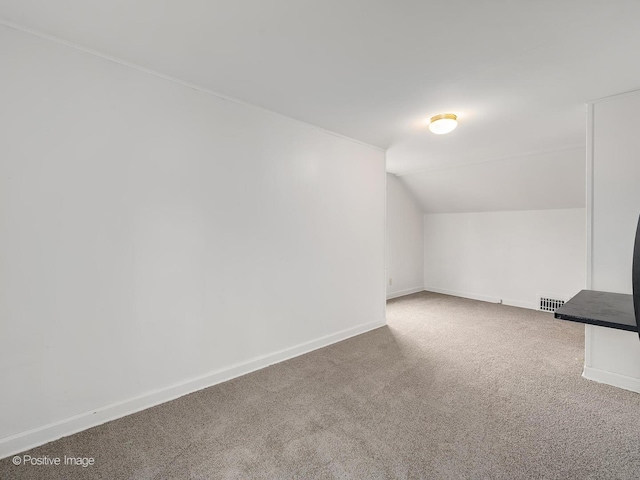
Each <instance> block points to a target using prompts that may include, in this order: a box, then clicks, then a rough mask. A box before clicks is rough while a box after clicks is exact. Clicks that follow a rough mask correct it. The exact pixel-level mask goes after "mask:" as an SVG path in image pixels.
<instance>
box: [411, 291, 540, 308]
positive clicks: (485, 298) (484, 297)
mask: <svg viewBox="0 0 640 480" xmlns="http://www.w3.org/2000/svg"><path fill="white" fill-rule="evenodd" d="M424 289H425V290H426V291H427V292H434V293H442V294H443V295H452V296H454V297H462V298H469V299H471V300H480V301H481V302H489V303H500V300H502V304H503V305H508V306H510V307H520V308H529V309H531V310H538V306H537V305H536V304H535V303H531V302H526V301H523V300H513V299H509V298H502V299H501V298H499V297H492V296H489V295H481V294H478V293H469V292H459V291H456V290H446V289H444V288H438V287H424Z"/></svg>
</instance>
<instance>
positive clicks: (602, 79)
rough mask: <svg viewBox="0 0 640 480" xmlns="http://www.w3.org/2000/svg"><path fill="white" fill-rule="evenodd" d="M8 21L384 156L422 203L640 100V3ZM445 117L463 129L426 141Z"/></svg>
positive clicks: (34, 6) (215, 2) (373, 5)
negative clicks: (425, 194) (594, 105)
mask: <svg viewBox="0 0 640 480" xmlns="http://www.w3.org/2000/svg"><path fill="white" fill-rule="evenodd" d="M0 18H3V19H5V20H6V21H8V22H11V23H14V24H17V25H20V26H24V27H27V28H31V29H34V30H36V31H39V32H42V33H45V34H49V35H53V36H56V37H59V38H61V39H64V40H67V41H70V42H73V43H77V44H79V45H82V46H85V47H88V48H90V49H93V50H97V51H100V52H103V53H105V54H107V55H111V56H114V57H117V58H121V59H123V60H126V61H129V62H132V63H135V64H138V65H141V66H143V67H147V68H149V69H152V70H156V71H158V72H161V73H164V74H167V75H170V76H173V77H176V78H179V79H182V80H184V81H187V82H191V83H194V84H197V85H200V86H202V87H205V88H208V89H211V90H213V91H216V92H219V93H222V94H224V95H227V96H231V97H235V98H238V99H240V100H243V101H245V102H248V103H252V104H255V105H259V106H261V107H264V108H267V109H270V110H274V111H276V112H279V113H282V114H285V115H288V116H291V117H294V118H297V119H300V120H303V121H306V122H309V123H311V124H315V125H318V126H320V127H323V128H326V129H328V130H332V131H335V132H338V133H340V134H343V135H346V136H349V137H352V138H355V139H358V140H360V141H363V142H366V143H369V144H372V145H376V146H379V147H382V148H385V149H388V151H387V164H388V170H389V171H390V172H393V173H398V174H404V176H403V177H402V178H403V180H404V181H405V183H407V184H408V185H414V186H413V187H411V188H412V189H416V188H420V187H418V186H417V185H418V183H419V182H417V181H416V182H411V181H409V179H410V177H411V175H407V174H410V173H412V172H419V171H422V172H424V170H425V169H434V168H436V169H440V168H442V167H451V166H453V165H463V164H469V163H478V162H486V161H492V162H491V163H495V162H493V161H494V160H496V159H505V158H510V157H517V158H523V157H522V156H523V155H525V154H535V153H538V152H551V151H555V150H559V151H566V150H567V148H572V147H576V146H581V145H584V141H585V138H584V137H585V127H584V103H585V102H587V101H589V100H592V99H595V98H599V97H603V96H608V95H613V94H617V93H621V92H625V91H629V90H634V89H638V88H640V62H638V61H637V55H638V52H639V51H640V29H639V28H638V19H640V1H638V0H607V1H604V0H538V1H514V0H478V1H470V0H448V1H446V2H444V1H441V0H438V1H430V0H394V1H391V0H384V1H383V0H339V1H337V0H322V1H310V0H307V1H305V0H211V1H205V0H135V1H132V0H108V1H105V0H0ZM443 112H452V113H456V114H458V115H459V118H460V125H459V127H458V129H457V130H455V131H454V132H453V133H451V134H449V135H445V136H436V135H433V134H431V133H429V131H428V130H427V128H426V123H425V120H427V119H428V118H429V117H430V116H432V115H434V114H437V113H443ZM526 158H529V161H530V162H534V163H535V158H537V156H536V155H530V156H529V157H526ZM578 173H579V172H576V174H578ZM420 175H421V176H424V173H422V174H420ZM505 175H506V173H505ZM510 175H516V176H518V175H520V174H519V173H518V172H517V171H516V172H512V173H511V174H510ZM446 192H447V189H445V193H444V195H446V194H447V193H446ZM417 193H418V192H417V191H414V194H417ZM416 196H418V195H416ZM507 200H508V198H507V199H506V200H505V201H504V202H503V203H504V204H503V206H502V207H499V206H498V208H499V209H506V208H504V206H505V205H506V203H505V202H506V201H507ZM529 203H535V202H529ZM541 205H542V203H541ZM564 206H567V205H564V204H562V203H560V202H558V203H556V207H555V208H561V207H564ZM469 207H470V208H472V209H473V205H472V204H471V203H470V204H469ZM541 208H542V207H541ZM551 208H553V207H551Z"/></svg>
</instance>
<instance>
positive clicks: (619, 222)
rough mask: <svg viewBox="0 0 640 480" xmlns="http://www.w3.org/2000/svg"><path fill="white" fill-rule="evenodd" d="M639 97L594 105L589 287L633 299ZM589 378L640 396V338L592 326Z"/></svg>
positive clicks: (639, 193) (639, 206)
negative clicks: (637, 393) (632, 279)
mask: <svg viewBox="0 0 640 480" xmlns="http://www.w3.org/2000/svg"><path fill="white" fill-rule="evenodd" d="M639 109H640V92H635V93H632V94H627V95H621V96H617V97H610V98H607V99H604V100H602V101H599V102H595V103H593V104H591V105H590V108H589V125H590V128H589V130H588V135H589V140H590V142H592V143H590V144H591V145H592V148H591V150H590V152H589V159H590V167H589V171H588V181H589V184H590V187H591V198H590V204H589V207H588V208H589V214H590V216H591V229H590V231H589V232H588V235H589V236H590V242H591V248H590V250H591V251H590V255H589V260H588V261H589V262H590V270H591V275H590V287H591V288H592V289H594V290H602V291H608V292H617V293H628V294H630V293H632V287H631V266H632V259H633V243H634V239H635V231H636V225H637V222H638V215H639V214H640V187H639V184H638V180H639V179H640V160H639V158H640V136H639V135H638V132H639V131H640V119H639V118H638V110H639ZM584 376H585V377H586V378H590V379H593V380H597V381H600V382H604V383H609V384H612V385H616V386H619V387H622V388H627V389H629V390H634V391H636V392H640V341H638V334H637V333H633V332H624V331H620V330H613V329H610V328H603V327H596V326H591V325H587V326H586V335H585V370H584Z"/></svg>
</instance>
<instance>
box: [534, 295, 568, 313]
mask: <svg viewBox="0 0 640 480" xmlns="http://www.w3.org/2000/svg"><path fill="white" fill-rule="evenodd" d="M538 298H539V299H540V301H539V302H538V305H539V308H540V310H542V311H543V312H555V311H556V310H557V309H558V308H560V307H561V306H562V305H564V302H566V300H565V299H562V298H558V297H557V296H547V295H540V296H539V297H538Z"/></svg>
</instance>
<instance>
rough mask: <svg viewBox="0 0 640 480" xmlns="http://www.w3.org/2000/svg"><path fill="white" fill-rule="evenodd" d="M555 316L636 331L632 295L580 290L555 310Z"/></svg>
mask: <svg viewBox="0 0 640 480" xmlns="http://www.w3.org/2000/svg"><path fill="white" fill-rule="evenodd" d="M554 316H555V318H559V319H561V320H570V321H572V322H579V323H588V324H590V325H599V326H601V327H609V328H617V329H619V330H628V331H630V332H637V331H638V327H637V325H636V316H635V313H634V311H633V295H626V294H624V293H610V292H598V291H596V290H582V291H581V292H580V293H578V294H577V295H576V296H575V297H573V298H572V299H571V300H569V301H568V302H567V303H565V304H564V305H563V306H562V307H560V308H559V309H557V310H556V313H555V315H554Z"/></svg>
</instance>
